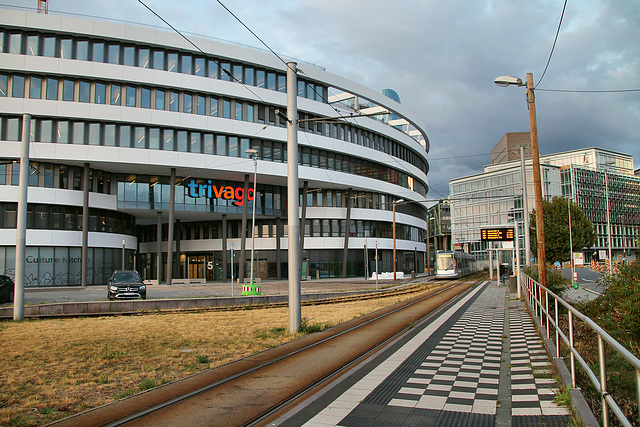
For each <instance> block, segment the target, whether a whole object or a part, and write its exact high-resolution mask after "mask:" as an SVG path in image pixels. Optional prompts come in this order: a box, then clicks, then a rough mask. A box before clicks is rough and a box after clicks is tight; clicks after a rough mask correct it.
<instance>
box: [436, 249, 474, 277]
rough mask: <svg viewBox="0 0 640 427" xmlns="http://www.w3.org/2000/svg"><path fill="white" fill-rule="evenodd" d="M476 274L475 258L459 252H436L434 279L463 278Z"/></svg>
mask: <svg viewBox="0 0 640 427" xmlns="http://www.w3.org/2000/svg"><path fill="white" fill-rule="evenodd" d="M475 272H476V257H475V256H473V255H469V254H467V253H465V252H460V251H438V253H437V254H436V279H451V278H456V277H464V276H468V275H469V274H473V273H475Z"/></svg>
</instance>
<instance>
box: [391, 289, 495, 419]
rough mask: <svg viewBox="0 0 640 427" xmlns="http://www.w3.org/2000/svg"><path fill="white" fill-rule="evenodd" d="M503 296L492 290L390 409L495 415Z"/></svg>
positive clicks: (442, 342) (433, 353)
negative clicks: (405, 408) (398, 407)
mask: <svg viewBox="0 0 640 427" xmlns="http://www.w3.org/2000/svg"><path fill="white" fill-rule="evenodd" d="M504 308H505V298H504V291H503V290H499V289H498V288H497V287H495V286H493V287H489V288H487V289H486V290H485V291H484V292H483V294H482V295H481V296H480V297H479V298H478V299H477V300H476V301H475V303H474V304H472V305H471V306H470V307H469V309H468V310H467V311H466V312H465V313H464V314H463V315H462V316H461V317H460V318H459V319H458V320H457V321H456V322H455V324H454V325H453V326H452V327H451V328H450V329H449V331H448V332H447V333H446V335H445V336H444V337H443V338H442V339H441V340H440V342H439V343H438V344H437V345H436V347H435V348H434V349H433V350H432V351H431V353H430V354H429V355H428V356H427V357H426V359H425V360H424V361H423V362H422V364H421V365H420V367H419V368H418V369H417V370H416V371H415V372H414V373H413V374H412V375H411V377H410V378H409V379H408V381H407V382H406V383H405V385H404V387H402V388H401V389H400V390H399V391H398V393H397V394H396V395H395V396H394V398H393V399H392V400H391V401H390V402H389V405H391V406H402V407H412V408H422V409H435V410H440V411H457V412H473V413H478V414H495V413H496V405H497V396H498V382H499V379H500V357H501V352H502V335H503V331H504V312H505V310H504Z"/></svg>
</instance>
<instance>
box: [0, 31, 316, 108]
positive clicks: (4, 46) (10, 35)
mask: <svg viewBox="0 0 640 427" xmlns="http://www.w3.org/2000/svg"><path fill="white" fill-rule="evenodd" d="M2 52H5V53H13V54H19V55H34V56H46V57H51V58H61V59H76V60H79V61H92V62H104V63H108V64H115V65H126V66H132V67H140V68H150V69H154V70H163V71H169V72H174V73H182V74H191V75H195V76H200V77H208V78H212V79H219V80H224V81H234V82H241V83H243V84H246V85H248V86H255V87H261V88H266V89H270V90H276V91H279V92H286V91H287V85H286V75H285V74H284V73H279V72H276V71H273V70H267V69H265V68H259V67H255V66H253V65H245V64H240V63H236V62H231V61H229V60H225V59H219V58H213V57H209V56H207V57H205V56H199V55H193V54H191V53H187V52H178V51H172V50H167V49H166V48H164V47H159V46H158V47H156V46H154V47H150V46H137V45H133V44H128V43H124V44H123V43H121V42H119V41H115V40H114V41H105V40H104V39H102V38H101V39H99V40H90V39H87V38H80V37H72V36H70V35H69V36H67V35H56V34H37V33H31V32H28V33H25V32H21V31H16V30H0V53H2ZM298 96H301V97H305V98H309V99H312V100H316V101H319V102H326V100H327V88H326V87H324V86H322V85H320V84H316V83H313V82H309V81H305V80H302V79H299V80H298Z"/></svg>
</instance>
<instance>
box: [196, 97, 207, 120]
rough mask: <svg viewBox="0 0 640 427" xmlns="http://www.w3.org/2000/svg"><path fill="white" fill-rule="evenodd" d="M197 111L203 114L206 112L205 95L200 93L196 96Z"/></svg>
mask: <svg viewBox="0 0 640 427" xmlns="http://www.w3.org/2000/svg"><path fill="white" fill-rule="evenodd" d="M196 113H197V114H199V115H201V116H203V115H205V113H206V102H205V97H204V96H200V95H198V96H197V97H196Z"/></svg>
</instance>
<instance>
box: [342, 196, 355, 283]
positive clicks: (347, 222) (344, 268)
mask: <svg viewBox="0 0 640 427" xmlns="http://www.w3.org/2000/svg"><path fill="white" fill-rule="evenodd" d="M352 199H353V191H352V190H351V188H350V189H349V190H348V191H347V218H346V219H345V224H344V249H343V250H342V278H343V279H345V278H346V277H347V259H348V256H349V229H350V228H351V206H352V204H353V200H352Z"/></svg>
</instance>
